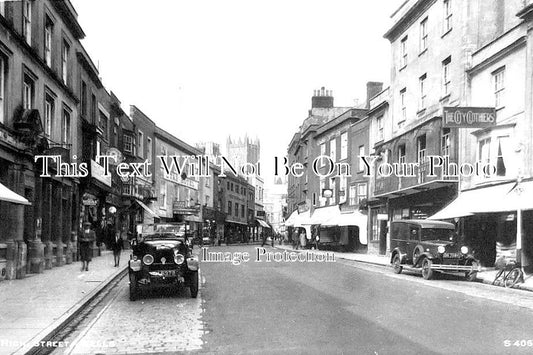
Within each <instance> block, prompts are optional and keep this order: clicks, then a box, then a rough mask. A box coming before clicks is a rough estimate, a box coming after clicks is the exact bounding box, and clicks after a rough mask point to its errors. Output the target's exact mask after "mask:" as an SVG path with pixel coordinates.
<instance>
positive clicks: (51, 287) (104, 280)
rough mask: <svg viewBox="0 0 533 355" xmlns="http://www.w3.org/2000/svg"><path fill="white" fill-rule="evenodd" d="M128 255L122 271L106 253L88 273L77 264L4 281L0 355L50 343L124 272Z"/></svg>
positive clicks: (0, 289)
mask: <svg viewBox="0 0 533 355" xmlns="http://www.w3.org/2000/svg"><path fill="white" fill-rule="evenodd" d="M128 254H129V251H124V252H123V253H122V257H121V265H120V267H114V260H113V253H112V252H111V251H103V252H102V255H101V256H99V257H94V258H93V260H92V262H91V263H90V264H89V271H81V262H74V263H72V264H68V265H64V266H61V267H56V268H53V269H51V270H45V271H44V273H42V274H28V275H27V276H26V278H24V279H20V280H9V281H1V282H0V305H1V311H0V355H3V354H24V353H26V351H27V350H29V349H30V348H31V347H32V344H35V343H39V342H40V341H42V340H43V339H47V337H48V335H49V334H51V333H53V332H54V331H55V330H56V329H57V328H58V327H59V326H60V325H62V324H64V323H65V322H68V320H69V319H71V317H72V316H74V315H76V314H77V312H79V310H80V309H81V308H82V306H83V305H84V304H86V303H87V302H89V301H90V300H91V299H93V298H94V297H95V296H96V295H97V294H98V293H99V292H100V291H101V290H102V289H103V288H104V287H105V286H106V285H107V284H108V283H109V282H111V281H112V280H113V279H114V278H115V277H117V276H118V275H119V274H120V273H121V272H122V271H123V270H125V268H126V267H127V255H128ZM48 345H49V346H50V345H52V344H48ZM44 346H47V344H46V343H44Z"/></svg>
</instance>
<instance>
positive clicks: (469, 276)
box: [465, 261, 479, 282]
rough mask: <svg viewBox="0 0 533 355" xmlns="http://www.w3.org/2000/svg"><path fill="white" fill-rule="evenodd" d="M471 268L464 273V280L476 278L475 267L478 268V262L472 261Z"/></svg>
mask: <svg viewBox="0 0 533 355" xmlns="http://www.w3.org/2000/svg"><path fill="white" fill-rule="evenodd" d="M471 266H472V270H471V271H467V272H466V273H465V279H466V281H470V282H472V281H476V279H477V269H478V268H479V263H478V262H477V261H472V264H471Z"/></svg>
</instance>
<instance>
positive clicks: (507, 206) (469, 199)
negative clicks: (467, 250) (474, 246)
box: [428, 181, 533, 219]
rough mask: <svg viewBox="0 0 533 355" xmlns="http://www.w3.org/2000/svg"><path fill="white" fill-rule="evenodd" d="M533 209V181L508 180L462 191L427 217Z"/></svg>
mask: <svg viewBox="0 0 533 355" xmlns="http://www.w3.org/2000/svg"><path fill="white" fill-rule="evenodd" d="M518 209H521V210H531V209H533V181H527V182H521V183H520V184H517V183H516V182H509V183H505V184H500V185H492V186H487V187H482V188H477V189H473V190H467V191H463V192H461V193H460V194H459V196H458V197H457V198H456V199H455V200H453V201H452V202H451V203H450V204H449V205H448V206H446V207H444V208H443V209H442V210H440V211H439V212H437V213H436V214H434V215H433V216H431V217H429V218H428V219H453V218H456V217H464V216H471V215H473V214H476V213H495V212H512V211H516V210H518Z"/></svg>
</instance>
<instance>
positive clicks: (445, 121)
mask: <svg viewBox="0 0 533 355" xmlns="http://www.w3.org/2000/svg"><path fill="white" fill-rule="evenodd" d="M494 125H496V109H495V108H494V107H443V113H442V126H443V127H448V128H453V127H459V128H485V127H490V126H494Z"/></svg>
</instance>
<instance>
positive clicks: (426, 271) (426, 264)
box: [422, 258, 433, 280]
mask: <svg viewBox="0 0 533 355" xmlns="http://www.w3.org/2000/svg"><path fill="white" fill-rule="evenodd" d="M432 264H433V263H432V262H431V260H429V259H428V258H424V260H422V277H423V278H424V279H426V280H431V279H432V278H433V269H431V265H432Z"/></svg>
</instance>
